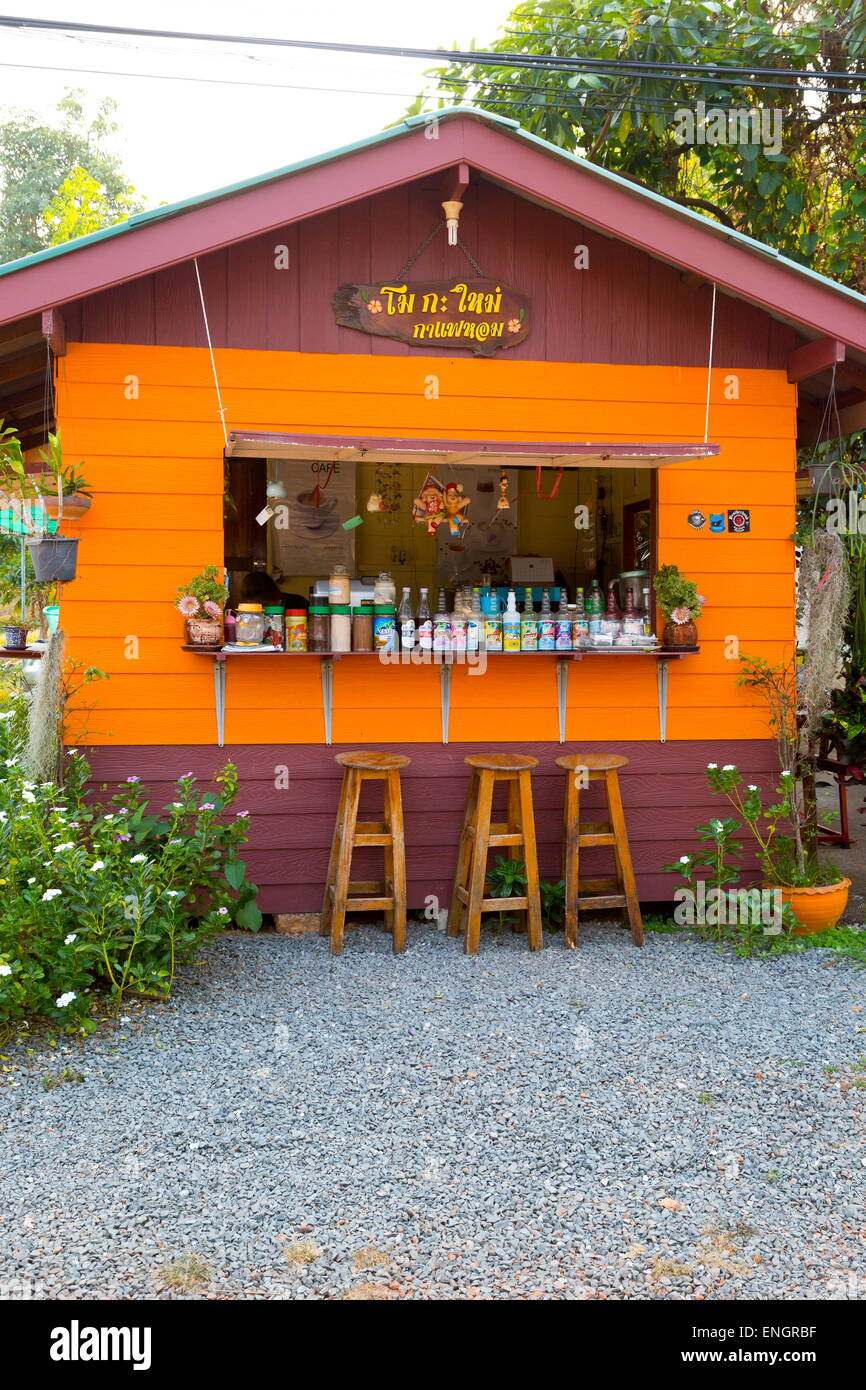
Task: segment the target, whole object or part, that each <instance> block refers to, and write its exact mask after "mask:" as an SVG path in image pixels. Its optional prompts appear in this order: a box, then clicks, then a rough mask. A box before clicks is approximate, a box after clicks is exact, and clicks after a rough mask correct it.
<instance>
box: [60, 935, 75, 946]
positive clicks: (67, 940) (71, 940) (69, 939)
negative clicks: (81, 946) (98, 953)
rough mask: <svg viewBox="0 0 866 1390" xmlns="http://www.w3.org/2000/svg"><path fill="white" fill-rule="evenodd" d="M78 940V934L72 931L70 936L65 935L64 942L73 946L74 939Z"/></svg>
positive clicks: (65, 944)
mask: <svg viewBox="0 0 866 1390" xmlns="http://www.w3.org/2000/svg"><path fill="white" fill-rule="evenodd" d="M77 940H78V936H77V934H76V933H75V932H74V931H71V932H70V933H69V935H68V936H65V937H64V938H63V944H64V946H71V945H72V943H73V941H77Z"/></svg>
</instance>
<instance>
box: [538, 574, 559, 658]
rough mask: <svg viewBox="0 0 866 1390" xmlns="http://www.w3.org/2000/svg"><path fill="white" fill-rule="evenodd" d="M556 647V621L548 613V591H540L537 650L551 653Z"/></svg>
mask: <svg viewBox="0 0 866 1390" xmlns="http://www.w3.org/2000/svg"><path fill="white" fill-rule="evenodd" d="M555 647H556V619H555V618H554V616H553V614H552V613H551V611H550V590H549V589H542V591H541V616H540V617H539V619H538V650H539V651H540V652H552V651H553V650H554V648H555Z"/></svg>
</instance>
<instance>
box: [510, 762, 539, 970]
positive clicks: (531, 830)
mask: <svg viewBox="0 0 866 1390" xmlns="http://www.w3.org/2000/svg"><path fill="white" fill-rule="evenodd" d="M517 785H518V788H519V795H520V819H521V821H522V822H523V854H524V859H525V863H526V900H527V902H528V904H529V906H528V907H527V909H526V928H527V934H528V936H529V949H530V951H540V950H541V947H542V946H543V944H544V937H543V934H542V930H541V892H540V890H539V887H538V848H537V846H536V843H535V816H534V814H533V810H532V784H531V782H530V780H529V769H528V768H527V769H526V771H525V772H519V773H518V774H517Z"/></svg>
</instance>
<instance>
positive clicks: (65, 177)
mask: <svg viewBox="0 0 866 1390" xmlns="http://www.w3.org/2000/svg"><path fill="white" fill-rule="evenodd" d="M115 109H116V103H115V102H113V101H111V100H105V101H103V102H101V103H100V105H99V106H98V107H97V109H96V113H95V115H94V116H92V118H90V119H88V117H87V114H86V112H85V109H84V106H83V104H82V93H80V92H74V91H70V92H67V93H66V95H65V96H64V98H63V100H62V101H60V102H59V103H58V106H57V113H58V119H57V121H56V122H55V123H53V124H51V123H46V122H43V121H42V120H40V118H39V117H38V116H37V115H35V114H34V113H33V112H32V111H15V112H11V113H10V115H9V117H8V119H7V120H6V121H4V122H0V263H2V262H3V261H11V260H17V259H18V257H20V256H27V255H30V254H31V252H34V251H42V250H44V249H45V248H46V247H48V246H56V245H57V244H58V243H59V242H61V241H67V240H69V239H70V238H71V237H76V236H84V235H86V234H87V233H88V232H94V231H98V230H100V229H101V228H102V227H108V226H111V225H112V223H114V222H119V221H120V220H121V219H122V218H125V217H129V216H130V214H132V213H134V212H139V211H141V208H142V203H141V202H140V201H139V199H138V198H137V197H136V195H135V190H134V188H132V186H131V185H130V184H129V182H128V181H127V178H126V175H125V174H124V172H123V169H122V168H121V165H120V160H119V158H118V156H117V155H116V154H115V153H113V152H112V151H111V150H110V148H109V142H110V139H111V137H112V136H113V135H114V134H115V132H116V130H117V123H116V122H115V120H114V119H113V117H114V111H115Z"/></svg>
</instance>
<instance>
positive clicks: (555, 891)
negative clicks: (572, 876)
mask: <svg viewBox="0 0 866 1390" xmlns="http://www.w3.org/2000/svg"><path fill="white" fill-rule="evenodd" d="M538 887H539V889H540V891H541V921H542V925H543V926H545V927H548V928H549V929H550V930H551V931H559V929H560V927H561V926H562V919H563V917H564V916H565V880H564V879H559V880H558V882H556V883H550V882H549V881H548V880H547V879H542V880H541V882H540V883H539V885H538Z"/></svg>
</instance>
